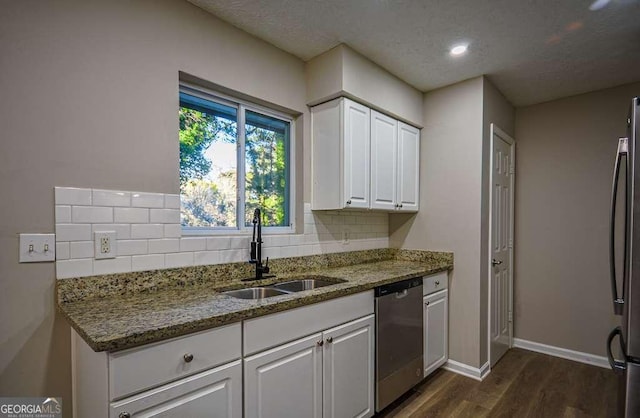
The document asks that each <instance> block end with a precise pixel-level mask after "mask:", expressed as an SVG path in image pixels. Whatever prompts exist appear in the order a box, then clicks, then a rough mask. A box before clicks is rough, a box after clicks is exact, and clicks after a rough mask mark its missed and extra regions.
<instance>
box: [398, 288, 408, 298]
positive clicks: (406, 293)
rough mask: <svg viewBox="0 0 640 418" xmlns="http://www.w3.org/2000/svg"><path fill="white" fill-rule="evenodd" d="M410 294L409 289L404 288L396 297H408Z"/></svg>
mask: <svg viewBox="0 0 640 418" xmlns="http://www.w3.org/2000/svg"><path fill="white" fill-rule="evenodd" d="M408 294H409V289H404V290H403V291H400V292H396V299H402V298H406V297H407V295H408Z"/></svg>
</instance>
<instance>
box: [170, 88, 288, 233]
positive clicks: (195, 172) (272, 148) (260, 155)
mask: <svg viewBox="0 0 640 418" xmlns="http://www.w3.org/2000/svg"><path fill="white" fill-rule="evenodd" d="M178 114H179V121H180V126H179V127H180V129H179V139H180V194H181V201H182V210H181V222H182V225H183V226H185V227H207V228H238V227H239V226H242V225H245V226H249V225H251V220H252V219H253V211H254V209H255V208H257V207H260V208H261V209H262V212H263V220H262V221H263V224H264V225H265V226H287V227H288V226H289V225H290V220H289V205H290V201H289V188H290V183H289V178H290V166H289V148H290V122H288V121H286V120H284V119H280V118H275V117H272V116H269V115H265V114H262V113H259V112H256V111H253V110H247V109H245V107H244V106H242V105H232V104H225V103H222V102H218V101H215V100H213V99H203V98H201V97H198V96H194V95H190V94H187V93H184V92H181V93H180V109H179V112H178ZM238 115H240V116H241V117H242V119H244V121H245V124H244V129H243V130H239V129H238V123H239V122H238V119H239V118H238ZM240 156H242V157H240ZM239 158H243V159H244V170H238V160H239ZM241 185H242V186H244V194H243V195H242V196H240V191H241V190H242V187H241ZM242 218H244V219H242Z"/></svg>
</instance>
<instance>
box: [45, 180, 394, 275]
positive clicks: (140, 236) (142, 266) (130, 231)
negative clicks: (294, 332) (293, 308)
mask: <svg viewBox="0 0 640 418" xmlns="http://www.w3.org/2000/svg"><path fill="white" fill-rule="evenodd" d="M55 196H56V208H55V214H56V240H57V242H56V259H57V263H56V266H57V270H56V271H57V276H58V278H68V277H81V276H90V275H96V274H111V273H120V272H127V271H142V270H154V269H162V268H174V267H184V266H191V265H206V264H217V263H231V262H241V261H246V260H248V258H249V242H250V239H251V238H250V236H247V235H227V236H223V235H220V236H202V237H200V236H188V237H184V238H182V227H181V226H180V196H179V195H177V194H162V193H142V192H127V191H113V190H102V189H95V190H92V189H78V188H67V187H57V188H56V189H55ZM300 216H302V218H303V221H304V224H303V225H304V228H303V229H302V230H301V231H300V233H298V234H282V235H280V234H276V235H265V236H264V237H263V240H264V242H265V243H264V246H263V257H269V258H281V257H296V256H303V255H312V254H320V253H334V252H341V251H356V250H365V249H372V248H386V247H388V244H389V237H388V234H389V232H388V231H389V229H388V220H389V217H388V215H387V214H386V213H377V212H370V211H362V212H354V211H349V212H341V211H327V212H312V211H311V209H310V205H309V204H308V203H305V204H304V213H302V214H301V215H300ZM95 231H116V236H117V240H118V242H117V248H118V256H117V257H116V258H114V259H105V260H94V259H93V258H92V257H93V255H94V254H93V248H94V247H93V232H95ZM345 231H346V232H348V234H349V241H348V243H343V242H342V239H343V232H345Z"/></svg>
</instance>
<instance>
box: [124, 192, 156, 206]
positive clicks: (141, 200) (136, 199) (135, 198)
mask: <svg viewBox="0 0 640 418" xmlns="http://www.w3.org/2000/svg"><path fill="white" fill-rule="evenodd" d="M131 206H134V207H139V208H163V207H164V194H162V193H131Z"/></svg>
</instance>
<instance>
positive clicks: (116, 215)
mask: <svg viewBox="0 0 640 418" xmlns="http://www.w3.org/2000/svg"><path fill="white" fill-rule="evenodd" d="M113 219H114V221H115V222H122V223H147V222H149V209H146V208H114V209H113Z"/></svg>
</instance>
